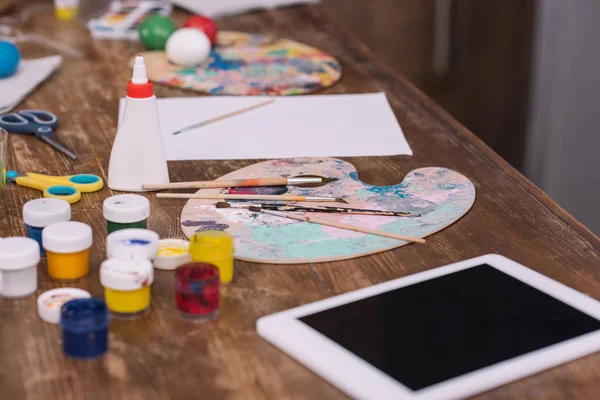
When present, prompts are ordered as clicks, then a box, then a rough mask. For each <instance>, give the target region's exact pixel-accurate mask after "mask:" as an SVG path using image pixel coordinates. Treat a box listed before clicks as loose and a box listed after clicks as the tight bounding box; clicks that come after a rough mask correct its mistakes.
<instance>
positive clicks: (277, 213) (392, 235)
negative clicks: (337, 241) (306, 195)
mask: <svg viewBox="0 0 600 400" xmlns="http://www.w3.org/2000/svg"><path fill="white" fill-rule="evenodd" d="M248 210H250V211H252V212H257V213H263V214H268V215H274V216H276V217H282V218H289V219H294V220H296V221H303V222H311V223H313V224H319V225H326V226H331V227H334V228H340V229H346V230H348V231H354V232H361V233H368V234H371V235H377V236H383V237H387V238H392V239H398V240H404V241H406V242H414V243H425V240H424V239H420V238H416V237H412V236H404V235H398V234H396V233H389V232H384V231H378V230H376V229H369V228H362V227H360V226H355V225H348V224H343V223H341V222H334V221H328V220H326V219H320V218H312V217H309V216H307V215H295V214H289V213H285V212H281V211H273V210H263V209H262V208H260V207H255V206H252V207H249V208H248Z"/></svg>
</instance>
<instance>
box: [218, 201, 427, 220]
mask: <svg viewBox="0 0 600 400" xmlns="http://www.w3.org/2000/svg"><path fill="white" fill-rule="evenodd" d="M216 206H217V208H249V207H260V208H262V209H263V210H275V211H288V212H290V211H291V212H298V211H299V212H319V213H336V214H353V215H378V216H386V217H420V215H419V214H416V215H415V214H412V213H409V212H403V211H385V210H367V209H362V208H347V207H329V206H312V207H307V206H299V205H296V204H232V203H227V202H225V201H220V202H218V203H217V204H216Z"/></svg>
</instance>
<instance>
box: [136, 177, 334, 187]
mask: <svg viewBox="0 0 600 400" xmlns="http://www.w3.org/2000/svg"><path fill="white" fill-rule="evenodd" d="M334 181H337V178H323V177H320V176H303V177H294V178H252V179H233V180H224V179H219V180H216V181H195V182H174V183H156V184H154V183H153V184H147V185H143V186H142V187H143V188H144V189H147V190H160V189H209V188H212V189H215V188H230V187H256V186H286V185H292V186H304V185H307V184H316V183H329V182H334Z"/></svg>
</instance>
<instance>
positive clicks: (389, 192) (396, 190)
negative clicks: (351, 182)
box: [357, 183, 412, 199]
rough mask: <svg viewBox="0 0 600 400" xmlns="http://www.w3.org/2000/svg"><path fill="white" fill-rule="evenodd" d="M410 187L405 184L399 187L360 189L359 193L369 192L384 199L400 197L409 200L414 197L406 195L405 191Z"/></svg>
mask: <svg viewBox="0 0 600 400" xmlns="http://www.w3.org/2000/svg"><path fill="white" fill-rule="evenodd" d="M407 186H408V185H407V184H405V183H401V184H399V185H394V186H371V187H368V188H364V189H360V190H358V191H357V193H358V192H367V193H372V194H376V195H379V196H384V197H399V198H401V199H407V198H410V197H412V195H411V194H410V193H406V191H405V190H404V189H405V188H406V187H407Z"/></svg>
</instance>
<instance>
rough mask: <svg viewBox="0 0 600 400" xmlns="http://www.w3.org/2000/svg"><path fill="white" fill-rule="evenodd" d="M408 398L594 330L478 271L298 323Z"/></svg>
mask: <svg viewBox="0 0 600 400" xmlns="http://www.w3.org/2000/svg"><path fill="white" fill-rule="evenodd" d="M300 321H302V322H304V323H305V324H307V325H309V326H310V327H312V328H313V329H315V330H317V331H318V332H320V333H321V334H323V335H325V336H326V337H328V338H329V339H331V340H333V341H335V342H336V343H338V344H339V345H341V346H343V347H345V348H346V349H347V350H349V351H351V352H352V353H354V354H356V355H357V356H359V357H360V358H362V359H363V360H365V361H367V362H368V363H370V364H372V365H373V366H375V367H377V368H378V369H379V370H381V371H383V372H384V373H386V374H387V375H389V376H391V377H392V378H394V379H396V380H397V381H398V382H400V383H402V384H403V385H404V386H406V387H408V388H409V389H411V390H419V389H424V388H426V387H429V386H431V385H434V384H436V383H440V382H443V381H445V380H447V379H450V378H454V377H458V376H460V375H463V374H466V373H468V372H472V371H475V370H478V369H480V368H483V367H487V366H490V365H493V364H496V363H499V362H501V361H504V360H508V359H511V358H514V357H517V356H520V355H523V354H526V353H529V352H531V351H534V350H538V349H541V348H544V347H547V346H550V345H553V344H556V343H559V342H562V341H565V340H568V339H572V338H575V337H577V336H580V335H584V334H586V333H590V332H593V331H596V330H598V329H600V321H598V320H597V319H595V318H593V317H591V316H589V315H587V314H584V313H583V312H581V311H578V310H577V309H575V308H573V307H571V306H569V305H567V304H565V303H562V302H561V301H559V300H557V299H555V298H554V297H551V296H549V295H547V294H545V293H543V292H541V291H539V290H537V289H535V288H533V287H531V286H529V285H527V284H525V283H523V282H521V281H520V280H518V279H515V278H513V277H511V276H509V275H507V274H505V273H503V272H501V271H499V270H497V269H496V268H494V267H492V266H490V265H487V264H483V265H479V266H476V267H472V268H469V269H465V270H461V271H458V272H455V273H452V274H448V275H444V276H441V277H438V278H434V279H431V280H428V281H423V282H419V283H416V284H413V285H410V286H405V287H402V288H398V289H395V290H392V291H389V292H386V293H381V294H379V295H376V296H373V297H369V298H365V299H362V300H358V301H355V302H353V303H348V304H345V305H342V306H339V307H336V308H332V309H328V310H325V311H322V312H319V313H316V314H311V315H308V316H305V317H302V318H300Z"/></svg>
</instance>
